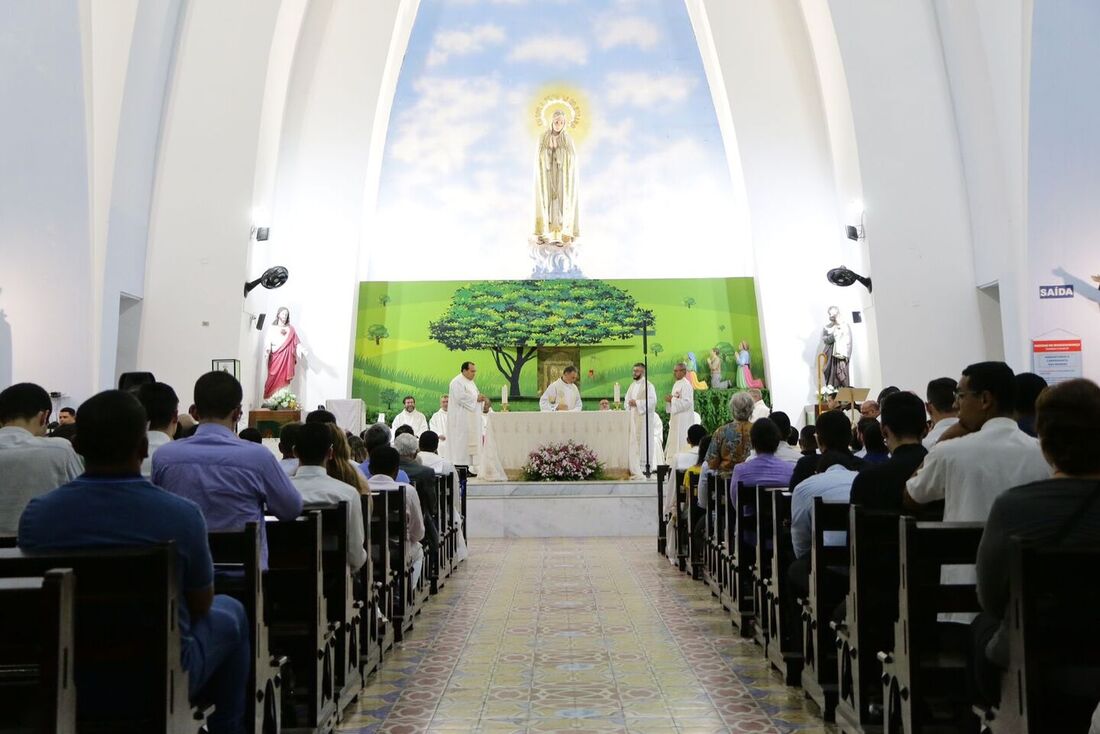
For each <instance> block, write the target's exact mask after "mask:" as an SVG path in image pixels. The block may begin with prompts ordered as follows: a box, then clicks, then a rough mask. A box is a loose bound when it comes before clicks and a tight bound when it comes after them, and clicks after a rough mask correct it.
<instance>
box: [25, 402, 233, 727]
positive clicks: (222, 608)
mask: <svg viewBox="0 0 1100 734" xmlns="http://www.w3.org/2000/svg"><path fill="white" fill-rule="evenodd" d="M78 416H79V417H78V421H79V423H80V434H79V435H78V436H77V439H76V440H77V448H78V449H79V450H80V453H81V454H83V456H84V461H85V462H86V465H87V470H86V471H85V473H84V474H83V475H82V476H80V477H78V478H77V479H75V480H74V481H72V482H69V483H68V484H65V485H63V486H61V487H59V488H57V489H55V490H54V491H52V492H50V493H49V494H46V495H44V496H42V497H38V498H36V499H34V500H31V502H30V504H29V505H27V509H26V510H25V511H24V512H23V517H22V519H21V520H20V523H19V547H20V548H22V549H23V550H27V551H58V550H70V549H74V548H97V547H109V546H134V545H152V544H156V543H165V542H169V541H171V542H172V543H173V544H174V548H175V551H176V554H177V557H178V559H179V562H178V563H177V564H176V573H177V574H178V576H179V589H180V593H181V594H182V596H183V599H182V600H181V601H182V602H183V603H181V604H180V605H179V629H180V642H181V650H180V658H181V663H182V665H183V668H184V669H185V670H186V671H187V675H188V678H189V683H190V691H191V698H192V699H195V698H197V697H199V696H200V695H201V696H202V697H203V698H206V699H209V700H211V701H212V702H213V703H214V706H215V711H214V714H213V715H212V716H211V717H210V720H209V721H208V724H209V728H210V732H211V734H223V733H224V734H229V733H232V734H242V733H243V732H244V731H245V727H244V713H245V697H246V696H247V694H248V685H247V684H248V673H249V666H250V665H251V663H252V657H251V652H250V649H249V631H248V618H247V616H246V615H245V611H244V607H243V606H242V605H241V603H240V602H238V601H237V600H236V599H233V598H231V597H228V596H214V564H213V562H212V561H211V559H210V548H209V546H207V542H206V523H205V522H204V521H203V516H202V512H201V511H200V510H199V508H198V506H196V505H195V503H194V502H191V501H190V500H186V499H183V498H182V497H177V496H175V495H172V494H169V493H168V492H164V491H162V490H161V489H160V488H158V487H154V486H153V485H152V484H150V483H149V482H148V481H147V480H145V479H143V478H142V476H141V462H142V460H143V459H144V458H145V454H146V449H147V444H148V440H147V439H146V436H145V410H144V409H143V408H142V407H141V403H139V402H138V400H137V398H135V397H134V396H133V395H131V394H130V393H126V392H122V391H119V390H108V391H107V392H102V393H100V394H98V395H96V396H95V397H92V398H90V399H89V400H88V401H87V402H85V403H84V404H83V405H81V406H80V410H79V413H78ZM130 623H131V624H141V620H130Z"/></svg>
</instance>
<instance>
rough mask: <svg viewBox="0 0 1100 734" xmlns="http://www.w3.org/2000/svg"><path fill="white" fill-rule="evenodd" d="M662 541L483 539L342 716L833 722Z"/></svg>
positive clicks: (702, 727)
mask: <svg viewBox="0 0 1100 734" xmlns="http://www.w3.org/2000/svg"><path fill="white" fill-rule="evenodd" d="M654 546H655V541H654V540H653V539H652V538H627V539H623V538H580V539H573V538H545V539H514V540H479V541H476V542H475V543H474V547H472V548H471V549H470V550H471V552H470V558H469V560H468V561H467V562H466V564H465V565H464V566H463V568H462V569H461V570H459V571H458V572H457V573H456V574H454V575H453V576H452V577H451V578H450V579H449V580H448V582H447V586H446V588H445V589H443V591H441V592H440V594H439V595H438V596H436V597H433V598H432V600H431V602H430V603H429V604H427V605H426V606H425V609H424V612H423V613H422V615H421V616H420V617H418V618H417V619H416V626H415V628H414V629H413V630H412V632H411V633H410V634H409V636H408V639H407V641H406V642H405V644H404V646H403V649H401V650H399V651H397V652H396V653H395V654H394V655H392V657H389V658H388V659H387V661H386V663H385V667H384V669H383V670H382V671H381V672H380V673H379V674H377V675H376V676H374V677H372V678H371V679H370V681H369V682H368V685H367V686H366V687H365V688H364V690H363V694H362V696H361V697H360V701H359V704H358V713H355V714H353V715H350V716H349V717H348V718H347V719H346V721H345V724H344V725H343V726H342V727H341V728H340V731H344V732H402V733H406V732H407V733H410V734H411V733H412V732H554V731H571V732H577V731H591V732H638V733H643V732H644V733H647V734H648V733H650V732H661V733H663V734H668V733H670V732H692V733H694V732H708V733H709V732H791V731H797V732H806V733H807V734H809V733H810V732H825V731H830V732H831V731H835V730H834V729H833V728H832V727H829V728H827V729H826V728H825V727H824V726H823V724H822V723H821V719H820V718H819V717H818V716H817V714H816V713H815V709H813V708H812V707H811V706H807V705H805V704H804V703H803V697H802V692H801V691H800V690H798V689H793V688H792V689H788V688H785V687H784V686H783V684H782V682H781V680H780V679H779V678H778V677H776V676H774V675H773V674H772V673H771V672H769V668H768V665H767V663H766V661H764V660H763V659H762V656H761V655H760V651H759V650H758V649H757V648H756V647H755V646H754V645H753V643H752V642H751V641H743V640H740V639H738V638H736V637H735V636H734V633H733V630H732V628H731V627H730V623H729V617H728V614H727V613H726V612H725V611H724V610H723V609H722V608H721V606H720V605H719V604H718V602H717V600H715V599H713V598H712V597H711V596H710V593H709V591H708V590H707V589H706V588H705V587H704V586H703V585H702V584H700V583H698V582H693V581H691V580H690V579H688V578H687V577H686V576H684V575H683V574H680V573H679V572H677V571H676V570H675V569H673V568H672V567H671V566H670V565H669V564H668V562H667V561H665V560H663V559H662V558H661V557H660V556H658V555H657V553H656V550H655V547H654Z"/></svg>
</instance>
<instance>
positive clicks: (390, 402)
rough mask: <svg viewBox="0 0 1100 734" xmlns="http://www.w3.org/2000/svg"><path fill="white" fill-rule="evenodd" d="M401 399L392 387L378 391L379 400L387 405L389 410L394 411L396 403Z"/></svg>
mask: <svg viewBox="0 0 1100 734" xmlns="http://www.w3.org/2000/svg"><path fill="white" fill-rule="evenodd" d="M398 397H400V396H399V395H398V393H397V391H396V390H394V389H393V388H392V387H384V388H382V389H381V390H379V391H378V399H379V400H381V401H382V402H383V403H385V405H386V408H387V409H388V410H393V406H394V403H396V402H397V398H398Z"/></svg>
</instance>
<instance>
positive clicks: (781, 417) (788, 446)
mask: <svg viewBox="0 0 1100 734" xmlns="http://www.w3.org/2000/svg"><path fill="white" fill-rule="evenodd" d="M768 417H769V418H771V419H772V423H774V424H775V425H776V427H778V428H779V437H780V438H779V448H777V449H776V450H775V455H776V456H777V457H778V458H780V459H782V460H783V461H787V462H790V463H791V464H797V463H798V460H799V459H801V458H802V452H800V451H799V450H798V448H797V447H796V446H795V445H794V444H796V443H798V434H797V433H795V434H794V435H795V439H794V443H791V442H790V440H789V437H790V435H791V418H790V416H788V415H787V414H786V413H784V412H783V411H782V410H773V411H772V414H771V415H770V416H768Z"/></svg>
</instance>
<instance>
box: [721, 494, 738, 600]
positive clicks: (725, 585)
mask: <svg viewBox="0 0 1100 734" xmlns="http://www.w3.org/2000/svg"><path fill="white" fill-rule="evenodd" d="M730 476H731V475H730V474H729V473H723V474H720V475H719V479H718V484H719V491H720V492H721V493H722V557H721V559H720V564H721V569H720V570H721V579H722V608H723V609H726V610H729V611H730V613H731V614H732V612H733V605H734V604H735V603H736V602H737V599H738V594H737V589H736V588H735V586H734V584H735V582H736V574H735V573H734V563H733V559H734V555H735V554H736V552H737V508H735V507H734V506H733V502H732V501H731V500H730Z"/></svg>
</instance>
